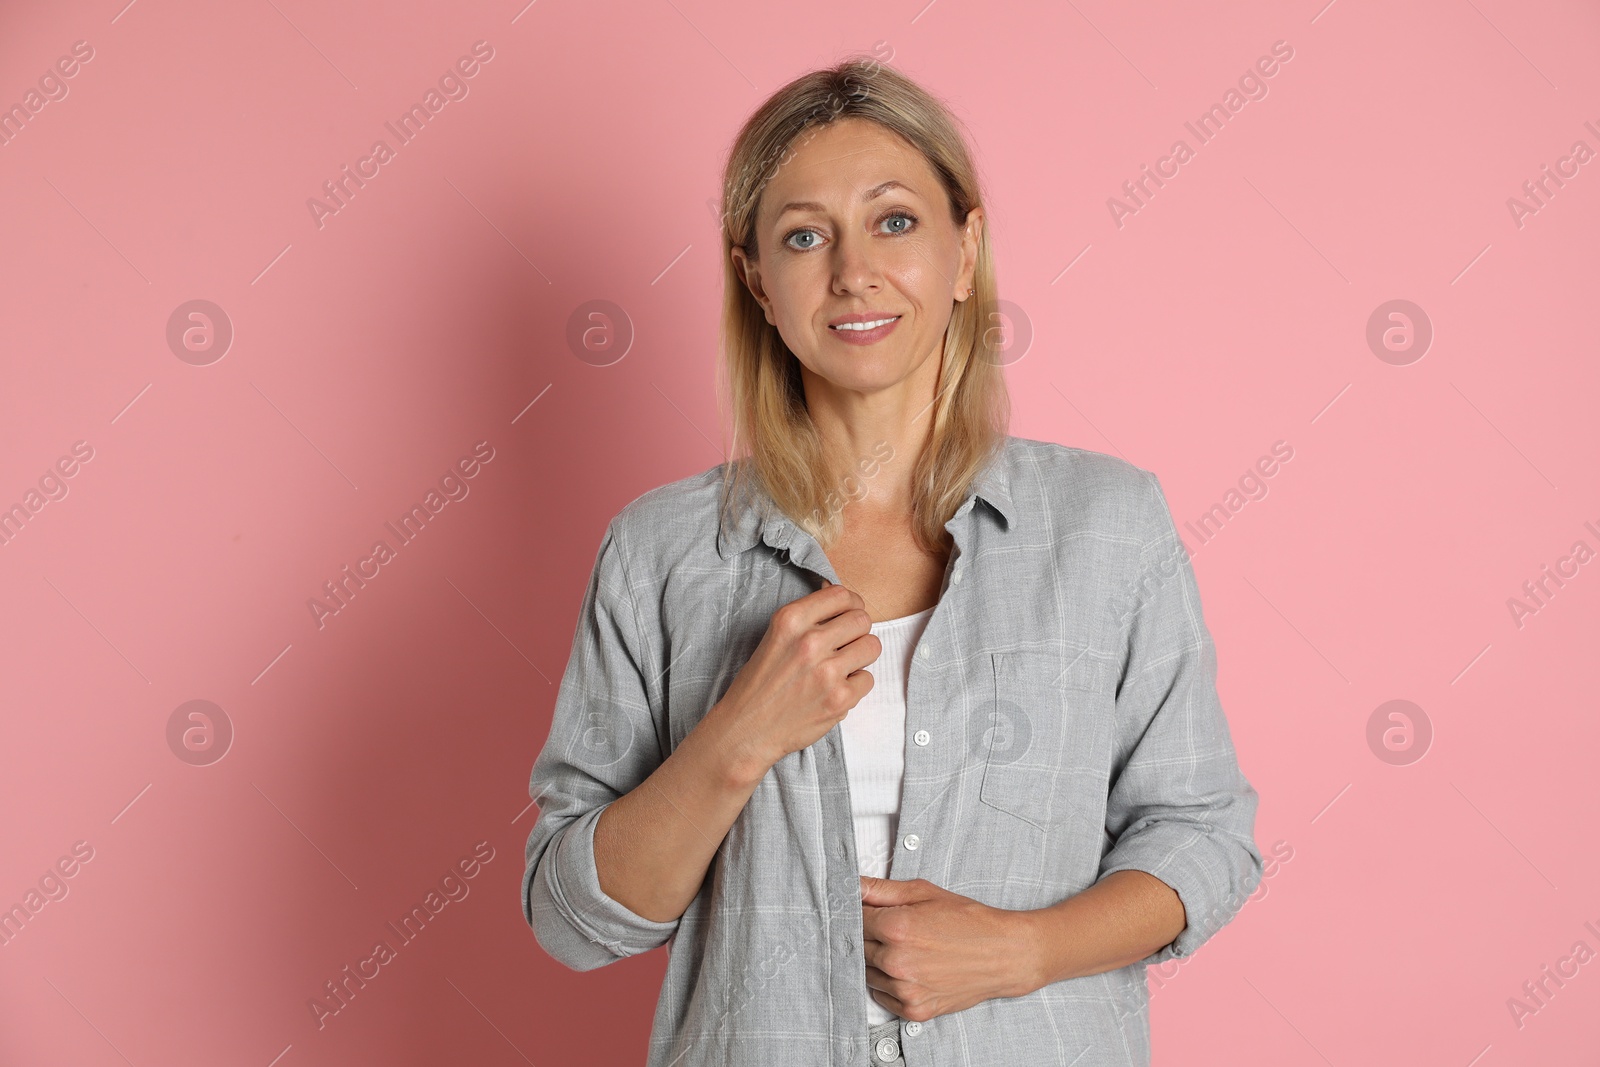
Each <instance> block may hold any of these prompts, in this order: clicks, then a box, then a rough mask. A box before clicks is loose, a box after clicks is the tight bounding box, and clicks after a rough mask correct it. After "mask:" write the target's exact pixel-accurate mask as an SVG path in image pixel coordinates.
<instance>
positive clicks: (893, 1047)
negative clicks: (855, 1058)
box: [877, 1037, 900, 1063]
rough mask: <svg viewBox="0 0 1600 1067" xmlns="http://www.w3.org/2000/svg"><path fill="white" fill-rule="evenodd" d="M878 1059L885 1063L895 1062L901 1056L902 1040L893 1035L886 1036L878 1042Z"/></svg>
mask: <svg viewBox="0 0 1600 1067" xmlns="http://www.w3.org/2000/svg"><path fill="white" fill-rule="evenodd" d="M877 1052H878V1059H880V1060H882V1061H883V1062H884V1063H893V1062H894V1061H895V1060H897V1059H899V1058H900V1042H898V1041H896V1040H895V1039H894V1038H892V1037H886V1038H884V1039H883V1040H881V1041H879V1042H878V1048H877Z"/></svg>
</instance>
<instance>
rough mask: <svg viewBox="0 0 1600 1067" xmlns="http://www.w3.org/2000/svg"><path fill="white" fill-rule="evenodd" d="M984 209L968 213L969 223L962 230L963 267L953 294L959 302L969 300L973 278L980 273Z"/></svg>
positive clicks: (975, 209) (979, 208)
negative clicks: (979, 261) (979, 258)
mask: <svg viewBox="0 0 1600 1067" xmlns="http://www.w3.org/2000/svg"><path fill="white" fill-rule="evenodd" d="M983 221H984V220H983V208H981V207H975V208H973V209H972V210H971V211H969V212H967V221H966V222H965V223H964V224H963V227H962V230H961V266H960V268H959V269H958V270H957V271H956V283H955V284H956V288H955V292H954V293H953V294H951V295H952V296H954V297H955V298H956V299H957V300H965V299H967V290H968V289H971V288H972V278H973V275H975V274H976V273H977V271H978V245H979V242H980V241H981V240H982V239H983Z"/></svg>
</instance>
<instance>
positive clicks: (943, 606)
mask: <svg viewBox="0 0 1600 1067" xmlns="http://www.w3.org/2000/svg"><path fill="white" fill-rule="evenodd" d="M975 503H976V498H975V497H971V496H969V497H968V498H967V500H966V502H965V503H964V504H962V505H961V507H960V508H958V509H957V510H956V513H955V514H954V515H953V516H952V517H951V519H950V521H949V522H948V523H946V524H945V529H946V530H948V531H950V534H951V540H952V550H951V553H950V559H949V561H948V562H947V563H946V565H945V574H944V578H943V581H942V583H941V587H940V595H939V601H938V603H937V604H936V605H935V606H934V609H933V614H932V615H931V616H930V617H929V619H928V623H927V625H926V626H925V627H924V629H923V633H922V636H921V638H920V639H919V640H918V641H917V650H916V652H915V654H914V655H913V656H912V657H911V665H910V669H909V672H908V676H907V677H908V681H907V685H906V741H905V744H906V751H905V758H906V767H907V769H908V770H909V769H910V768H911V767H913V766H918V767H921V766H924V761H926V760H927V759H929V758H936V757H937V756H938V755H939V753H938V752H937V750H936V749H932V748H930V747H929V746H931V745H935V744H937V743H938V742H939V741H940V740H943V742H944V743H946V744H949V743H952V741H951V739H952V738H959V737H961V736H964V733H963V726H962V724H960V723H956V722H951V721H949V720H948V716H942V713H943V712H944V710H945V709H944V707H942V706H935V704H934V703H933V702H931V701H928V700H919V699H917V698H916V694H918V693H920V692H921V691H923V689H924V688H925V687H926V686H928V685H935V684H936V678H933V677H929V674H930V672H931V671H933V670H935V666H934V665H935V663H937V662H939V661H938V658H937V657H938V655H939V653H936V651H935V649H936V648H942V644H943V638H942V634H943V633H944V632H945V631H946V630H948V629H949V628H950V626H951V625H952V623H951V620H952V619H953V617H954V614H953V613H955V612H958V611H959V610H960V600H959V598H958V597H957V596H956V595H955V593H956V590H957V588H958V587H959V586H960V584H961V581H962V578H963V577H964V576H965V573H966V564H967V559H966V556H967V549H968V536H969V535H968V530H969V525H968V523H967V520H966V516H967V514H968V513H969V512H970V511H971V510H972V508H973V506H974V505H975ZM763 538H764V539H765V540H766V541H767V543H768V544H770V545H772V546H773V547H774V548H777V549H779V550H781V551H786V552H787V556H788V559H789V561H790V562H792V563H794V564H795V565H797V566H800V567H803V568H805V569H806V570H809V571H811V572H812V573H813V574H818V575H821V576H823V577H825V578H827V579H828V580H829V581H830V582H833V583H835V584H839V578H838V575H837V574H836V573H834V570H833V565H832V564H831V563H830V562H829V561H828V558H827V553H825V552H824V551H823V550H822V547H821V546H820V545H819V544H817V541H816V539H815V538H813V537H812V536H811V535H810V534H808V533H805V532H804V531H801V530H798V529H797V528H796V527H794V526H793V525H792V524H790V523H789V522H787V521H780V522H779V523H778V524H777V525H776V527H769V528H768V529H767V530H765V531H764V532H763ZM946 658H948V657H946ZM930 691H931V692H937V688H935V689H933V690H930ZM819 747H820V748H821V750H822V758H821V761H820V763H819V765H818V771H817V773H818V776H819V778H820V780H821V790H822V809H823V820H824V834H825V835H826V839H827V842H828V845H827V848H826V853H827V870H828V875H827V877H828V881H829V894H828V895H829V900H830V904H831V903H832V902H833V901H835V900H840V902H841V903H843V904H844V905H845V906H843V907H839V908H834V907H831V906H830V908H829V916H828V935H829V937H830V938H831V939H832V944H831V946H830V951H829V960H830V961H831V962H832V963H833V964H834V965H833V966H831V967H830V968H829V970H830V974H829V990H830V992H831V994H832V997H833V1004H834V1011H833V1016H832V1017H833V1019H834V1024H835V1026H834V1034H833V1041H834V1044H835V1047H836V1048H837V1049H838V1051H839V1055H840V1056H841V1060H840V1062H842V1063H847V1064H849V1063H854V1062H855V1059H856V1053H855V1049H856V1047H857V1045H856V1041H857V1040H860V1038H858V1037H857V1036H856V1035H858V1034H859V1035H865V1033H866V1032H867V1021H866V1010H865V1005H864V1003H863V997H864V993H865V985H866V980H865V977H864V973H865V972H864V970H863V968H864V966H865V956H864V955H863V952H862V946H861V929H862V927H861V903H860V880H859V878H860V876H859V872H858V870H857V866H856V859H855V856H854V851H855V849H854V841H855V839H854V828H853V827H854V823H853V821H852V818H851V810H850V784H849V781H848V780H847V777H846V774H845V771H844V761H843V757H842V751H843V747H844V737H843V733H842V731H841V730H840V728H839V727H838V726H835V727H834V728H833V729H832V730H830V731H828V733H827V734H826V735H824V737H823V738H822V741H821V743H820V745H819ZM913 761H915V763H913ZM941 762H943V761H941ZM956 773H958V771H957V769H956V768H953V767H952V768H951V769H950V771H949V775H950V779H949V780H950V781H952V782H953V781H954V780H955V779H954V776H955V775H956ZM935 799H937V797H930V796H928V795H927V790H926V789H925V787H924V786H923V785H922V776H913V775H911V774H909V773H907V774H906V775H905V776H904V778H903V779H902V784H901V794H900V818H899V819H898V825H897V826H896V835H897V836H896V840H895V841H894V842H893V847H892V851H891V854H890V857H889V870H888V872H887V873H888V877H890V878H892V879H894V880H896V881H909V880H910V879H913V878H917V877H920V875H919V873H918V872H919V871H920V870H921V866H922V865H921V863H920V859H921V849H922V848H923V847H924V845H925V844H927V843H928V840H927V835H928V834H929V832H930V831H931V829H932V827H926V826H923V825H922V823H921V820H923V819H925V818H926V817H927V816H928V815H929V812H928V807H929V806H930V805H931V804H932V802H933V801H934V800H935ZM907 813H911V816H910V818H907ZM835 894H844V895H843V897H842V898H838V897H836V896H835ZM841 964H842V965H843V966H841ZM858 1004H859V1005H861V1007H860V1008H858V1009H857V1008H853V1007H845V1006H854V1005H858ZM923 1029H924V1024H922V1023H918V1022H907V1023H905V1024H904V1025H903V1026H902V1028H901V1030H902V1035H903V1036H904V1037H906V1038H908V1039H910V1040H911V1041H913V1042H914V1044H913V1045H912V1048H913V1049H915V1052H914V1053H913V1055H914V1056H915V1060H916V1062H918V1063H921V1064H927V1065H930V1067H932V1065H935V1064H936V1059H935V1057H934V1055H933V1053H932V1049H931V1047H929V1046H928V1045H927V1044H926V1043H922V1042H916V1038H917V1037H918V1036H920V1035H921V1034H922V1031H923Z"/></svg>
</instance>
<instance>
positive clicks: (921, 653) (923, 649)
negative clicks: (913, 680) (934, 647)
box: [917, 645, 933, 659]
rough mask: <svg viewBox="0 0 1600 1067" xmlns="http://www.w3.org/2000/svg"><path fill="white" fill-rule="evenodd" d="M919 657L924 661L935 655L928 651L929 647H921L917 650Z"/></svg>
mask: <svg viewBox="0 0 1600 1067" xmlns="http://www.w3.org/2000/svg"><path fill="white" fill-rule="evenodd" d="M917 655H919V656H921V657H922V658H923V659H927V658H928V657H929V656H931V655H933V653H932V652H929V651H928V646H927V645H920V646H918V648H917Z"/></svg>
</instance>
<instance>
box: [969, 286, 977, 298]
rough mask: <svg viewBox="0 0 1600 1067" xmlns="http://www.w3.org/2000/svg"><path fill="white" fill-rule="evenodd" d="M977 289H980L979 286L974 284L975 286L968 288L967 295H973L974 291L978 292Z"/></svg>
mask: <svg viewBox="0 0 1600 1067" xmlns="http://www.w3.org/2000/svg"><path fill="white" fill-rule="evenodd" d="M977 291H978V289H977V287H976V286H974V287H973V288H971V289H968V290H967V295H968V296H971V295H972V294H973V293H976V292H977Z"/></svg>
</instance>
